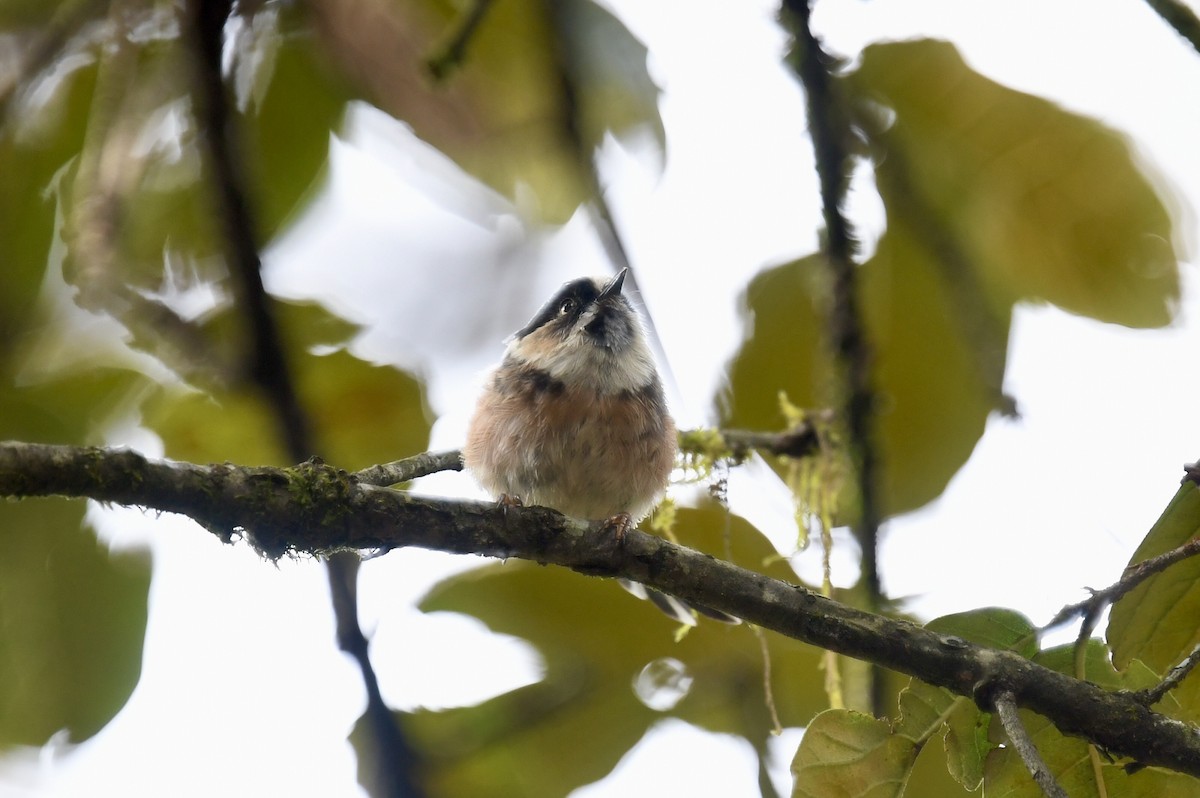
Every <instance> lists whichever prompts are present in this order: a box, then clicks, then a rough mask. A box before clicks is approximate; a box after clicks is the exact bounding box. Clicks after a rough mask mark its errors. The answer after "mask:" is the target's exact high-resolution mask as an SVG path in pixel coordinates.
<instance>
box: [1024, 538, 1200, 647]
mask: <svg viewBox="0 0 1200 798" xmlns="http://www.w3.org/2000/svg"><path fill="white" fill-rule="evenodd" d="M1197 554H1200V538H1194V539H1192V540H1189V541H1188V542H1187V543H1184V544H1183V545H1182V546H1179V547H1178V548H1175V549H1171V550H1170V551H1167V552H1163V553H1162V554H1159V555H1157V556H1155V557H1151V558H1150V559H1148V560H1143V561H1142V562H1139V563H1135V564H1133V565H1131V566H1129V567H1128V568H1126V569H1125V573H1123V574H1121V578H1120V579H1118V580H1117V581H1116V582H1115V583H1114V584H1112V585H1109V586H1108V587H1106V588H1104V589H1103V590H1095V591H1092V595H1091V596H1089V597H1088V598H1086V599H1084V600H1083V601H1080V602H1077V603H1075V604H1069V605H1067V606H1066V607H1063V608H1062V609H1061V610H1059V611H1058V614H1056V615H1055V616H1054V617H1053V618H1051V619H1050V622H1049V623H1047V624H1046V625H1045V626H1044V627H1043V628H1044V629H1052V628H1054V627H1055V626H1060V625H1062V624H1064V623H1067V622H1068V621H1070V620H1071V619H1073V618H1077V617H1083V619H1084V627H1085V628H1087V630H1088V631H1087V636H1090V635H1091V630H1092V629H1094V628H1095V623H1096V621H1097V620H1098V619H1099V617H1100V613H1101V612H1103V611H1104V608H1105V607H1107V606H1109V605H1110V604H1114V603H1116V602H1117V601H1118V600H1119V599H1120V598H1121V597H1122V596H1124V595H1125V594H1126V593H1128V592H1129V591H1130V590H1133V589H1134V588H1135V587H1137V586H1138V585H1140V584H1141V583H1142V582H1144V581H1146V580H1147V579H1149V578H1150V577H1152V576H1154V575H1155V574H1157V573H1159V572H1160V571H1165V570H1166V569H1167V568H1169V567H1171V566H1172V565H1174V564H1175V563H1177V562H1180V561H1181V560H1185V559H1187V558H1188V557H1194V556H1196V555H1197ZM1081 636H1084V635H1082V633H1081Z"/></svg>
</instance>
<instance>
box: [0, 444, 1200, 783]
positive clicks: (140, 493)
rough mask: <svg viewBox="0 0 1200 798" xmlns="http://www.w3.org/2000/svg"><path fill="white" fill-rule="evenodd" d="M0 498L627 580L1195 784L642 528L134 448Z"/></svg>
mask: <svg viewBox="0 0 1200 798" xmlns="http://www.w3.org/2000/svg"><path fill="white" fill-rule="evenodd" d="M0 495H4V496H11V497H18V498H19V497H31V496H50V495H61V496H74V497H88V498H92V499H96V500H99V501H107V502H115V503H118V504H125V505H137V506H142V507H148V508H152V509H156V510H160V511H165V512H174V513H181V514H184V515H188V516H190V517H192V518H194V519H195V520H197V521H199V522H200V523H201V524H203V525H204V526H205V527H206V528H207V529H209V530H210V531H212V532H213V533H214V534H217V535H219V536H221V537H222V539H225V540H229V539H231V538H232V537H234V536H235V535H241V536H243V537H245V538H246V539H247V540H248V541H249V542H250V543H251V544H252V545H254V546H256V547H257V548H259V549H260V550H261V551H263V552H264V553H266V554H267V555H269V556H273V557H279V556H282V555H284V554H286V553H303V552H307V553H313V554H326V553H328V552H330V551H336V550H345V549H374V550H380V549H383V550H387V549H392V548H397V547H402V546H419V547H422V548H429V549H438V550H441V551H448V552H453V553H463V554H467V553H470V554H482V555H487V556H494V557H520V558H523V559H528V560H533V561H535V562H539V563H544V564H552V565H560V566H564V567H567V568H571V569H573V570H575V571H578V572H581V573H585V574H592V575H598V576H614V577H616V576H620V577H624V578H627V579H632V580H634V581H636V582H641V583H642V584H645V585H647V586H649V587H653V588H654V589H656V590H661V591H663V592H666V593H670V594H672V595H675V596H677V597H679V598H680V599H683V600H684V601H688V602H695V603H699V604H703V605H705V606H708V607H713V608H714V609H718V610H721V611H722V612H727V613H729V614H731V615H735V616H737V617H739V618H743V619H745V620H746V621H748V622H750V623H753V624H756V625H759V626H762V627H764V628H767V629H771V630H774V631H776V632H778V633H780V634H784V635H787V636H789V637H793V638H795V639H797V640H801V641H803V642H806V643H810V644H812V645H815V646H819V647H821V648H826V649H829V650H831V651H836V652H838V653H840V654H845V655H847V656H851V657H855V658H857V659H862V660H865V661H868V662H872V663H875V664H877V665H879V666H882V667H886V668H890V669H892V670H895V671H898V672H900V673H905V674H909V675H911V676H915V677H917V678H919V679H921V680H922V681H924V682H927V683H929V684H932V685H935V686H940V687H945V688H947V689H949V690H950V691H952V692H954V693H956V694H958V695H964V696H969V697H971V698H973V699H974V700H975V701H976V702H978V703H979V704H980V706H982V707H984V708H985V709H989V710H990V708H991V707H992V697H993V696H995V695H998V694H1000V693H1003V692H1006V691H1007V692H1009V693H1011V694H1012V695H1013V699H1014V700H1015V701H1016V703H1017V704H1018V705H1019V706H1022V707H1024V708H1026V709H1030V710H1032V711H1034V712H1037V713H1039V714H1041V715H1044V716H1045V717H1046V718H1048V719H1049V720H1050V721H1052V722H1053V723H1054V724H1055V725H1056V726H1057V727H1058V728H1059V729H1060V730H1061V731H1063V732H1064V733H1067V734H1072V735H1076V736H1080V737H1084V738H1086V739H1089V740H1091V741H1093V742H1095V743H1096V744H1098V745H1100V746H1101V747H1103V748H1104V749H1106V750H1108V751H1111V752H1113V753H1117V754H1121V755H1124V756H1127V757H1130V758H1132V759H1134V760H1136V761H1137V762H1138V763H1140V764H1141V765H1147V766H1150V765H1152V766H1159V767H1165V768H1169V769H1172V770H1176V771H1179V772H1182V773H1187V774H1190V775H1192V776H1198V777H1200V734H1197V731H1196V729H1195V728H1194V727H1192V726H1189V725H1187V724H1184V723H1180V722H1179V721H1175V720H1172V719H1170V718H1167V717H1165V716H1163V715H1160V714H1158V713H1156V712H1154V711H1152V710H1150V709H1149V708H1148V707H1146V706H1145V704H1143V703H1142V702H1141V701H1139V700H1138V699H1137V698H1136V697H1135V696H1134V695H1133V694H1131V693H1120V692H1108V691H1105V690H1102V689H1101V688H1099V687H1097V686H1096V685H1094V684H1091V683H1088V682H1084V681H1080V680H1078V679H1074V678H1072V677H1070V676H1067V675H1065V674H1061V673H1058V672H1056V671H1052V670H1049V669H1048V668H1045V667H1042V666H1040V665H1037V664H1035V663H1033V662H1031V661H1029V660H1027V659H1024V658H1022V657H1020V656H1019V655H1017V654H1014V653H1012V652H1007V651H999V650H995V649H989V648H986V647H983V646H979V645H975V644H973V643H969V642H967V641H965V640H962V639H961V638H957V637H951V636H945V635H939V634H936V633H934V632H931V631H929V630H927V629H924V628H921V627H919V626H916V625H914V624H911V623H907V622H904V621H896V620H892V619H889V618H885V617H882V616H879V615H874V614H872V613H868V612H864V611H862V610H857V609H854V608H852V607H848V606H846V605H843V604H840V603H838V602H836V601H833V600H831V599H827V598H824V597H822V596H820V595H817V594H815V593H813V592H811V591H809V590H806V589H804V588H801V587H797V586H795V585H791V584H788V583H786V582H781V581H779V580H775V579H770V578H768V577H765V576H762V575H761V574H757V573H754V572H753V571H749V570H746V569H744V568H740V567H738V566H736V565H733V564H731V563H727V562H724V561H722V560H718V559H716V558H714V557H711V556H709V555H706V554H702V553H700V552H698V551H694V550H692V549H688V548H685V547H682V546H676V545H674V544H671V543H669V542H667V541H665V540H662V539H660V538H656V537H653V536H651V535H646V534H643V533H640V532H637V531H630V532H628V533H627V534H626V535H625V537H624V539H623V541H622V542H618V541H617V540H616V538H615V536H613V535H612V534H611V531H609V530H608V529H607V528H606V526H605V524H604V523H603V522H593V523H585V522H582V521H577V520H574V519H571V518H567V517H566V516H564V515H561V514H560V513H557V512H555V511H553V510H550V509H546V508H542V507H509V508H507V509H506V510H501V509H499V508H498V507H497V506H496V505H495V504H494V503H492V502H474V501H452V500H448V499H434V498H427V497H419V496H414V495H411V494H409V493H405V492H402V491H397V490H390V489H386V488H379V487H376V486H373V485H366V484H362V483H361V482H360V481H359V480H358V479H356V478H355V476H354V475H353V474H350V473H347V472H345V471H341V470H339V469H336V468H333V467H331V466H327V465H325V464H323V463H320V462H318V461H310V462H308V463H303V464H301V465H298V466H295V467H292V468H265V467H256V468H248V467H239V466H233V465H228V464H225V465H209V466H200V465H194V464H190V463H177V462H167V461H158V460H148V459H147V458H145V457H143V456H142V455H140V454H137V453H136V452H132V451H126V450H108V449H99V448H84V447H68V446H49V445H42V444H29V443H3V444H0Z"/></svg>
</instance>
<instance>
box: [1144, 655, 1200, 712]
mask: <svg viewBox="0 0 1200 798" xmlns="http://www.w3.org/2000/svg"><path fill="white" fill-rule="evenodd" d="M1197 664H1200V644H1198V645H1197V646H1196V647H1195V648H1193V649H1192V653H1190V654H1188V655H1187V656H1186V657H1184V658H1183V661H1182V662H1180V663H1179V664H1178V665H1176V666H1175V667H1174V668H1171V670H1170V672H1168V673H1167V675H1166V677H1165V678H1164V679H1163V680H1162V681H1161V682H1159V683H1158V684H1157V685H1155V686H1154V687H1152V688H1150V689H1149V690H1142V691H1140V692H1138V693H1137V694H1136V695H1137V697H1138V700H1139V701H1141V702H1142V703H1143V704H1145V705H1146V706H1148V707H1150V706H1154V705H1155V704H1157V703H1158V702H1159V701H1162V700H1163V696H1165V695H1166V694H1167V693H1169V692H1170V691H1171V690H1174V689H1175V688H1176V687H1178V686H1179V685H1180V683H1181V682H1183V680H1184V679H1186V678H1187V675H1188V674H1189V673H1191V672H1192V671H1193V670H1194V669H1195V667H1196V665H1197Z"/></svg>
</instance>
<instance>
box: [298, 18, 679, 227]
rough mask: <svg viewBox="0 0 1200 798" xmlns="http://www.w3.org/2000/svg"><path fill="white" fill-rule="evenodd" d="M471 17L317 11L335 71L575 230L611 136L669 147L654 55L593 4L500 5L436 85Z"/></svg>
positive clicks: (488, 178) (493, 182)
mask: <svg viewBox="0 0 1200 798" xmlns="http://www.w3.org/2000/svg"><path fill="white" fill-rule="evenodd" d="M470 5H471V4H470V3H465V4H463V3H454V2H449V0H422V1H421V2H413V3H402V4H401V3H390V2H386V0H318V2H314V3H313V4H312V8H313V13H314V18H315V20H316V23H317V29H318V30H319V32H320V34H321V35H322V37H323V38H324V41H325V43H326V45H327V47H328V48H329V50H330V52H331V53H332V55H333V57H334V59H335V60H337V61H338V63H340V64H341V65H342V68H343V69H344V70H345V72H346V74H347V76H348V77H350V78H351V79H352V80H353V81H355V83H356V84H357V85H359V86H360V87H362V90H363V91H364V93H365V94H366V95H367V96H368V97H369V98H370V100H371V101H372V102H374V103H375V104H376V105H377V106H378V107H379V108H381V109H383V110H384V111H386V112H388V113H390V114H392V115H393V116H395V117H396V118H398V119H401V120H403V121H404V122H406V123H408V124H409V125H411V126H412V129H413V132H414V133H416V135H417V136H419V137H420V138H422V139H423V140H425V141H426V142H428V143H429V144H431V145H432V146H434V147H436V148H437V149H438V150H440V151H441V152H442V153H444V154H445V155H447V156H448V157H449V158H451V159H452V160H453V161H454V162H455V163H457V164H458V165H459V166H460V167H461V168H463V169H464V170H465V171H467V172H468V173H470V174H471V175H473V176H474V177H476V178H477V179H479V180H481V181H482V182H484V183H485V184H487V185H488V186H490V187H491V188H492V189H494V190H496V191H497V192H499V193H501V194H503V195H505V196H507V197H509V198H510V199H516V198H517V197H518V194H519V193H520V191H522V190H524V191H526V192H530V193H531V194H532V196H533V197H535V198H536V200H537V202H536V208H534V209H532V210H534V211H535V212H539V213H540V214H541V215H542V217H544V218H545V219H546V220H547V221H550V222H554V223H562V222H565V221H566V220H567V219H569V218H570V217H571V215H572V214H573V213H574V211H575V209H576V208H577V207H578V206H579V205H580V203H582V202H584V201H586V200H588V199H590V198H591V197H592V195H593V186H594V183H595V176H594V174H593V172H592V151H593V148H594V147H595V146H596V145H597V144H598V143H599V142H600V141H601V140H602V138H603V136H604V134H605V133H607V132H611V133H612V134H614V135H616V136H618V137H621V136H624V135H627V134H631V133H636V132H640V131H649V132H650V133H652V134H653V136H654V138H655V139H656V140H657V142H658V144H659V146H660V148H661V147H662V142H663V131H662V122H661V119H660V118H659V115H658V107H657V100H658V89H657V87H656V86H655V85H654V83H653V81H651V79H650V77H649V75H648V73H647V71H646V48H645V46H644V45H643V44H642V43H641V42H640V41H638V40H637V39H636V38H635V37H634V36H633V35H632V34H631V33H630V32H629V31H628V30H627V29H626V28H625V27H624V26H623V25H622V24H621V23H620V22H619V21H618V20H617V19H616V18H615V17H613V16H612V15H611V14H610V13H609V12H608V11H607V10H605V9H603V8H601V7H600V6H597V5H596V4H594V3H592V2H591V0H564V1H563V2H555V3H546V2H542V0H506V1H505V2H503V3H490V4H489V5H488V6H487V9H486V13H484V15H483V18H482V20H481V22H480V23H479V25H478V27H477V28H476V29H475V30H474V32H473V34H472V35H471V36H470V38H469V40H468V41H467V43H466V49H465V55H464V56H463V57H462V60H461V63H458V64H457V66H458V69H457V70H455V71H454V72H453V74H452V75H451V76H450V77H449V78H448V79H446V80H444V81H443V82H441V83H440V84H437V85H432V84H431V77H430V75H429V72H428V65H427V62H428V60H429V59H431V58H433V59H437V58H438V57H439V56H445V55H446V53H445V48H446V47H447V45H448V44H449V41H450V39H451V38H452V35H453V31H454V30H455V29H456V28H457V27H459V26H460V25H461V22H460V21H459V20H458V16H459V14H460V13H469V11H468V10H467V9H468V8H469V7H470ZM449 61H450V62H455V59H454V58H453V56H451V57H450V59H449ZM443 66H444V67H445V66H448V64H447V63H446V62H445V61H444V59H443ZM524 196H525V198H527V197H528V196H529V193H526V194H525V195H524Z"/></svg>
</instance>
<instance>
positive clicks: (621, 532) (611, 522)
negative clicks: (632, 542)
mask: <svg viewBox="0 0 1200 798" xmlns="http://www.w3.org/2000/svg"><path fill="white" fill-rule="evenodd" d="M632 527H633V519H632V518H630V516H629V513H617V514H616V515H614V516H613V517H611V518H609V519H607V520H606V521H605V522H604V528H605V529H611V530H612V531H613V535H614V536H615V537H616V538H617V543H624V542H625V533H626V532H628V531H629V530H630V528H632Z"/></svg>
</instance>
